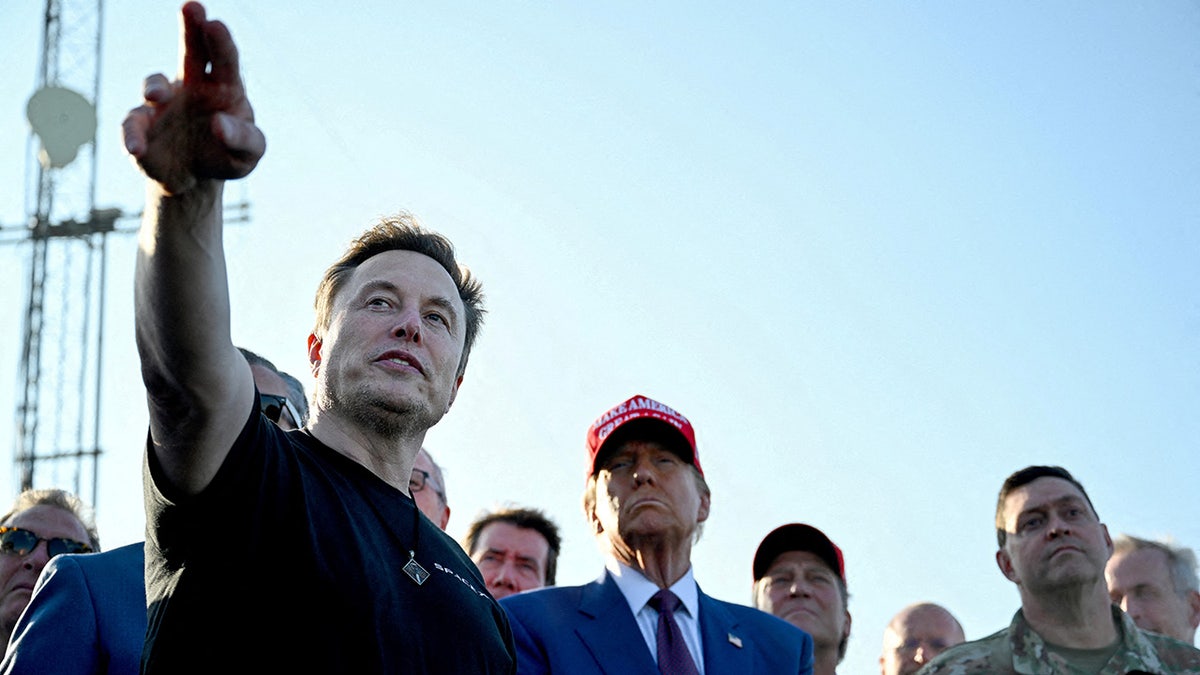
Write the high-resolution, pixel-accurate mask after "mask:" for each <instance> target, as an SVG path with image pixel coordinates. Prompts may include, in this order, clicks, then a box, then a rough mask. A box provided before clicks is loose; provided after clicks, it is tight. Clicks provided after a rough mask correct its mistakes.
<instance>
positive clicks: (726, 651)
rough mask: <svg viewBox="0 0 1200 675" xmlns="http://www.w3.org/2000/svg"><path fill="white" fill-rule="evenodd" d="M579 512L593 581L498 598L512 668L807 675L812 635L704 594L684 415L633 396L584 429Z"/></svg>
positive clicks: (704, 510) (705, 501) (704, 490)
mask: <svg viewBox="0 0 1200 675" xmlns="http://www.w3.org/2000/svg"><path fill="white" fill-rule="evenodd" d="M587 447H588V454H589V458H588V478H587V487H586V489H585V490H584V500H583V501H584V514H585V516H586V517H587V519H588V522H589V523H590V524H591V526H592V531H593V532H594V533H595V535H596V537H597V539H598V540H599V542H600V544H601V548H602V549H603V550H604V552H605V557H606V558H607V562H606V565H605V567H606V569H605V572H604V574H603V575H602V576H601V577H600V578H599V579H598V580H596V581H594V582H592V583H590V584H585V585H583V586H560V587H556V588H546V589H541V590H536V591H528V592H525V593H519V594H517V595H512V596H509V597H507V598H504V599H503V600H502V601H501V603H500V604H501V606H502V607H504V609H505V610H506V611H507V612H508V615H509V620H510V623H511V625H512V630H513V637H514V639H515V642H516V645H517V672H518V673H521V674H527V673H570V674H571V675H590V674H593V673H608V674H610V675H616V674H620V675H631V674H632V675H637V674H639V673H647V674H652V673H683V674H689V675H690V674H692V673H709V674H710V675H713V674H720V673H737V674H738V675H747V674H749V673H772V674H778V673H804V674H809V673H812V659H813V643H812V638H811V637H809V635H808V634H807V633H805V632H803V631H801V630H800V629H798V628H796V627H795V626H792V625H791V624H789V623H787V622H786V621H783V620H781V619H777V618H775V617H773V616H771V615H769V614H767V613H765V612H760V611H758V610H756V609H752V608H750V607H745V606H741V605H735V604H732V603H728V602H722V601H720V600H716V599H713V598H710V597H709V596H707V595H705V594H704V593H703V592H702V591H701V590H700V587H699V586H698V585H697V584H696V581H695V579H694V578H693V576H692V563H691V552H692V545H693V543H694V542H695V541H696V539H697V537H698V536H699V533H700V527H701V523H703V522H704V521H705V520H706V519H707V518H708V513H709V505H710V494H709V489H708V484H707V483H706V482H705V480H704V474H703V472H702V470H701V468H700V458H699V456H698V455H697V454H696V435H695V431H694V430H693V428H692V425H691V423H690V422H689V421H688V420H687V418H686V417H684V416H683V415H681V414H680V413H678V412H676V411H675V410H672V409H671V408H669V407H667V406H665V405H663V404H661V403H659V402H657V401H654V400H653V399H649V398H646V397H644V396H634V397H633V398H631V399H629V400H628V401H625V402H624V403H622V404H620V405H618V406H616V407H615V408H613V409H612V410H609V411H608V412H606V413H605V414H604V415H602V416H601V417H600V418H599V419H598V420H596V422H595V423H594V424H593V425H592V427H591V428H590V429H589V431H588V437H587Z"/></svg>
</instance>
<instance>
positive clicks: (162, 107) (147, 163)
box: [121, 2, 267, 194]
mask: <svg viewBox="0 0 1200 675" xmlns="http://www.w3.org/2000/svg"><path fill="white" fill-rule="evenodd" d="M180 23H181V30H182V33H183V35H182V45H181V49H182V52H181V54H180V62H179V73H178V75H177V76H176V77H177V79H176V80H174V81H168V80H167V78H166V77H165V76H163V75H161V74H155V75H151V76H150V77H148V78H146V81H145V84H144V87H143V98H144V100H143V103H142V105H140V106H138V107H137V108H134V109H133V110H131V111H130V112H129V114H128V115H127V116H126V117H125V121H124V122H123V123H122V125H121V128H122V131H123V134H124V139H125V150H126V151H127V152H129V154H130V155H131V156H132V157H133V158H134V159H135V160H136V161H137V163H138V166H139V167H141V169H142V171H143V172H145V174H146V175H147V176H148V177H149V178H151V179H153V180H155V181H157V182H158V183H159V184H160V185H162V187H163V189H164V190H165V191H166V192H167V193H168V194H181V193H183V192H186V191H188V190H190V189H192V188H193V187H195V186H196V184H197V183H198V182H199V181H203V180H210V179H218V180H228V179H235V178H242V177H244V176H246V175H247V174H249V173H250V172H251V171H252V170H254V167H255V166H256V165H257V164H258V161H259V160H260V159H261V158H262V156H263V153H264V152H265V151H266V144H267V142H266V137H265V136H264V135H263V133H262V131H261V130H260V129H259V128H258V127H257V126H255V124H254V110H253V108H251V106H250V101H249V100H247V98H246V90H245V87H244V86H243V84H242V79H241V75H240V73H239V68H238V51H237V46H236V45H235V44H234V43H233V37H232V36H231V35H230V33H229V29H228V28H227V27H226V26H225V24H224V23H222V22H220V21H210V20H208V18H207V15H206V12H205V10H204V6H203V5H201V4H200V3H198V2H188V3H187V4H185V5H184V6H183V8H182V10H181V11H180Z"/></svg>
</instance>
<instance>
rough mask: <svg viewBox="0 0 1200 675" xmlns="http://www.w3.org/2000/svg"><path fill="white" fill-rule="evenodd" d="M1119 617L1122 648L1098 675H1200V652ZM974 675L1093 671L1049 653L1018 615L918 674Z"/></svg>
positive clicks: (1120, 614) (1118, 613)
mask: <svg viewBox="0 0 1200 675" xmlns="http://www.w3.org/2000/svg"><path fill="white" fill-rule="evenodd" d="M1113 618H1114V619H1115V620H1116V621H1118V622H1120V625H1121V646H1120V648H1119V649H1118V650H1117V653H1116V654H1113V656H1112V658H1110V659H1109V660H1108V663H1106V664H1104V667H1103V668H1101V669H1100V671H1099V673H1097V675H1128V674H1130V673H1156V674H1158V675H1200V649H1196V648H1195V647H1193V646H1191V645H1189V644H1186V643H1183V642H1180V641H1179V640H1175V639H1172V638H1169V637H1164V636H1162V635H1158V634H1157V633H1149V632H1146V631H1143V630H1141V629H1139V628H1138V627H1137V626H1136V625H1134V623H1133V619H1130V618H1129V616H1128V615H1127V614H1125V612H1122V611H1121V609H1120V608H1119V607H1117V606H1115V605H1114V606H1113ZM968 673H1021V674H1022V675H1077V674H1078V675H1083V674H1087V673H1088V671H1084V670H1082V669H1080V668H1077V667H1075V666H1073V665H1072V664H1071V663H1068V662H1067V660H1066V659H1064V658H1063V657H1062V656H1061V655H1060V654H1056V653H1054V652H1052V651H1050V650H1049V649H1047V648H1046V642H1045V641H1044V640H1042V636H1040V635H1038V634H1037V633H1035V632H1034V631H1033V629H1032V628H1030V627H1029V624H1028V623H1026V622H1025V615H1024V614H1023V613H1022V612H1021V610H1017V613H1016V614H1014V615H1013V620H1012V623H1011V624H1009V626H1008V628H1005V629H1004V630H1001V631H999V632H996V633H993V634H991V635H989V636H987V637H985V638H983V639H982V640H974V641H971V642H965V643H963V644H960V645H956V646H954V647H951V648H950V649H947V650H946V651H944V652H942V653H941V654H940V655H938V657H937V658H936V659H934V660H933V661H931V662H930V663H929V664H928V665H926V666H925V667H924V668H922V669H921V670H920V671H918V673H917V675H934V674H938V675H967V674H968ZM1088 675H1090V674H1088Z"/></svg>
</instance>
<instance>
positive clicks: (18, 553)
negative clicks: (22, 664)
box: [0, 490, 100, 655]
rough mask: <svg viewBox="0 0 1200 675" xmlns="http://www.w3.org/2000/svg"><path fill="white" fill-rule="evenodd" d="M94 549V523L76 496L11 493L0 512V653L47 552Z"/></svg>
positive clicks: (97, 541) (96, 545) (96, 541)
mask: <svg viewBox="0 0 1200 675" xmlns="http://www.w3.org/2000/svg"><path fill="white" fill-rule="evenodd" d="M98 550H100V535H99V534H98V533H97V532H96V524H95V522H94V521H93V520H92V516H91V514H90V512H89V510H88V509H87V507H86V506H85V505H84V504H83V502H82V501H80V500H79V498H78V497H76V496H75V495H72V494H71V493H69V492H65V491H63V490H26V491H24V492H22V493H21V494H20V495H18V496H17V500H16V502H14V503H13V506H12V508H11V509H10V510H9V512H8V513H6V514H4V516H3V517H0V638H2V643H0V655H3V654H4V651H5V650H6V649H7V646H8V638H9V636H11V635H12V633H13V628H14V627H15V626H16V624H17V619H18V618H20V616H21V612H23V611H24V610H25V606H26V605H28V604H29V598H30V596H31V595H33V587H34V584H35V583H36V582H37V578H38V575H39V574H41V572H42V568H43V567H45V566H46V563H47V562H49V560H50V558H53V557H54V556H56V555H59V554H62V553H86V552H88V551H98Z"/></svg>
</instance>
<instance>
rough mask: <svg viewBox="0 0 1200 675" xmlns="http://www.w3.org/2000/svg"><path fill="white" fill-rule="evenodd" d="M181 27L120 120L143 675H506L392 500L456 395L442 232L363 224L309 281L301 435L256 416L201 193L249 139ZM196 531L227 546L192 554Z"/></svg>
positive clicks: (198, 32) (457, 320) (223, 75)
mask: <svg viewBox="0 0 1200 675" xmlns="http://www.w3.org/2000/svg"><path fill="white" fill-rule="evenodd" d="M181 13H182V22H181V23H182V32H183V36H182V39H181V41H180V44H181V46H182V50H183V53H182V55H181V59H180V71H179V74H178V76H177V79H176V80H174V81H169V80H168V79H167V78H166V77H164V76H163V75H152V76H150V77H149V78H147V79H146V80H145V81H144V83H143V90H142V91H143V102H142V105H141V106H139V107H137V108H135V109H134V110H132V111H130V113H129V115H128V116H126V118H125V121H124V124H123V131H124V144H125V149H126V150H127V151H128V152H129V154H130V155H131V156H132V157H133V159H134V160H135V161H136V162H137V164H138V166H139V167H140V168H141V170H142V171H143V172H144V173H145V174H146V176H147V178H148V190H147V205H146V208H145V210H144V214H145V217H144V219H143V222H142V227H141V232H140V236H139V250H138V260H137V268H136V274H135V293H134V298H135V309H136V323H135V336H136V338H137V343H138V353H139V356H140V357H141V366H142V378H143V381H144V382H145V384H146V390H147V398H148V401H149V411H150V438H149V442H148V444H147V446H148V447H147V456H146V463H145V467H146V469H145V480H144V481H143V483H144V485H145V490H146V505H147V523H148V527H147V541H146V591H147V596H148V597H147V600H148V602H149V608H148V611H149V615H150V621H149V630H148V631H147V635H146V646H145V650H144V651H143V656H142V669H143V672H144V673H147V674H151V675H152V674H153V673H160V672H163V673H176V672H220V671H222V670H227V669H228V667H229V665H230V664H231V663H233V664H236V665H237V669H238V670H240V671H246V672H250V671H261V672H355V673H359V672H362V673H380V672H388V673H421V672H447V673H496V672H500V673H508V672H512V670H513V669H514V667H515V665H514V659H515V656H514V652H513V645H512V634H511V630H510V629H509V626H508V621H507V619H506V617H505V615H504V611H503V610H502V609H501V608H500V606H499V605H498V604H497V603H496V601H495V600H494V599H493V598H492V597H491V596H490V595H489V594H488V593H487V591H486V590H484V588H483V579H482V577H480V575H479V571H478V570H477V569H476V568H475V565H474V563H472V562H471V559H470V558H469V557H467V555H466V553H465V552H464V551H463V550H462V547H460V546H459V545H458V543H457V542H455V541H454V540H453V539H451V538H450V537H449V536H448V535H446V533H445V532H443V531H442V530H440V529H439V528H438V527H437V526H436V525H434V524H433V523H432V522H431V521H429V519H427V518H422V517H421V512H420V510H419V509H418V508H417V506H416V504H415V503H414V501H413V498H412V493H411V489H410V483H411V482H412V470H413V466H414V462H415V460H416V456H417V453H418V452H419V451H420V449H421V445H422V443H423V442H424V439H425V434H426V433H427V432H428V430H429V428H430V427H432V426H433V425H434V424H436V423H437V422H438V421H439V420H441V418H442V416H444V415H445V414H446V413H447V412H448V411H449V409H450V406H451V404H452V403H453V402H454V399H455V397H456V396H457V395H458V389H459V386H460V384H461V383H462V378H463V376H464V373H465V371H466V366H467V361H468V357H469V354H470V351H471V347H472V344H473V343H474V340H475V336H476V335H477V333H478V331H479V328H480V325H481V323H482V317H483V307H482V302H483V293H482V288H481V286H480V284H479V282H478V281H477V280H476V279H475V278H474V277H473V276H472V275H471V274H470V272H469V271H468V270H466V269H465V268H463V267H460V265H459V264H458V262H457V260H456V258H455V254H454V247H453V245H452V244H451V243H450V242H449V241H448V240H446V239H445V238H444V237H441V236H440V235H437V234H435V233H432V232H429V231H427V230H425V229H423V228H422V227H420V226H419V225H418V224H417V223H416V221H415V220H414V219H413V218H412V217H411V216H408V215H407V214H400V215H398V216H394V217H390V218H384V219H382V220H381V221H380V222H379V223H377V224H376V225H375V226H373V227H371V228H370V229H368V230H367V231H366V232H364V233H363V234H362V235H360V236H359V237H358V238H356V239H355V240H354V241H353V242H351V243H350V246H349V247H348V249H347V250H346V252H345V253H344V254H343V255H342V256H341V258H340V259H339V260H337V261H336V262H335V263H334V264H333V265H332V266H331V267H330V268H329V269H328V270H327V271H326V273H325V276H324V277H323V278H322V280H321V282H320V284H319V285H318V288H317V298H316V314H317V316H316V321H315V325H314V327H313V329H312V332H311V333H310V334H309V336H308V339H307V346H308V357H309V363H310V366H311V369H312V373H313V375H314V376H315V377H316V383H315V391H314V395H313V398H312V401H311V402H310V403H311V406H310V410H309V420H308V423H307V424H306V425H305V427H304V428H303V429H301V430H300V431H299V432H284V431H282V430H280V429H279V428H278V427H275V426H274V425H272V424H270V423H268V422H266V421H265V420H263V419H262V417H261V415H259V414H258V411H257V409H256V407H255V405H254V400H255V393H254V386H253V384H252V381H251V375H250V369H249V368H247V367H246V365H245V360H244V359H243V358H241V355H240V354H238V352H237V349H236V348H235V347H234V346H233V343H232V340H231V337H230V310H229V307H230V302H229V282H228V278H227V274H226V262H225V256H224V250H223V242H222V231H223V221H222V212H223V208H222V197H223V191H224V186H225V181H226V180H231V179H236V178H241V177H244V176H246V175H247V174H249V173H250V172H251V171H252V170H253V169H254V167H255V166H256V165H257V163H258V161H259V159H260V158H261V157H262V155H263V153H264V152H265V150H266V139H265V137H264V136H263V133H262V131H261V130H260V129H259V128H258V127H257V126H255V124H254V112H253V109H252V107H251V105H250V102H249V101H248V99H247V98H246V90H245V87H244V86H243V83H242V80H241V74H240V72H239V55H238V50H237V47H236V45H235V44H234V42H233V38H232V36H231V35H230V33H229V29H228V28H227V27H226V26H225V25H224V24H223V23H221V22H219V21H210V20H208V18H207V16H206V12H205V9H204V7H203V6H201V5H200V4H199V3H196V2H188V3H186V4H185V5H184V6H183V8H182V10H181ZM314 236H319V235H314ZM202 532H203V533H212V534H213V535H218V534H219V535H224V536H225V537H226V540H228V545H224V546H207V545H206V546H200V545H195V537H196V536H197V534H198V533H202ZM230 537H232V539H231V538H230ZM264 627H269V629H268V630H264Z"/></svg>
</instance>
